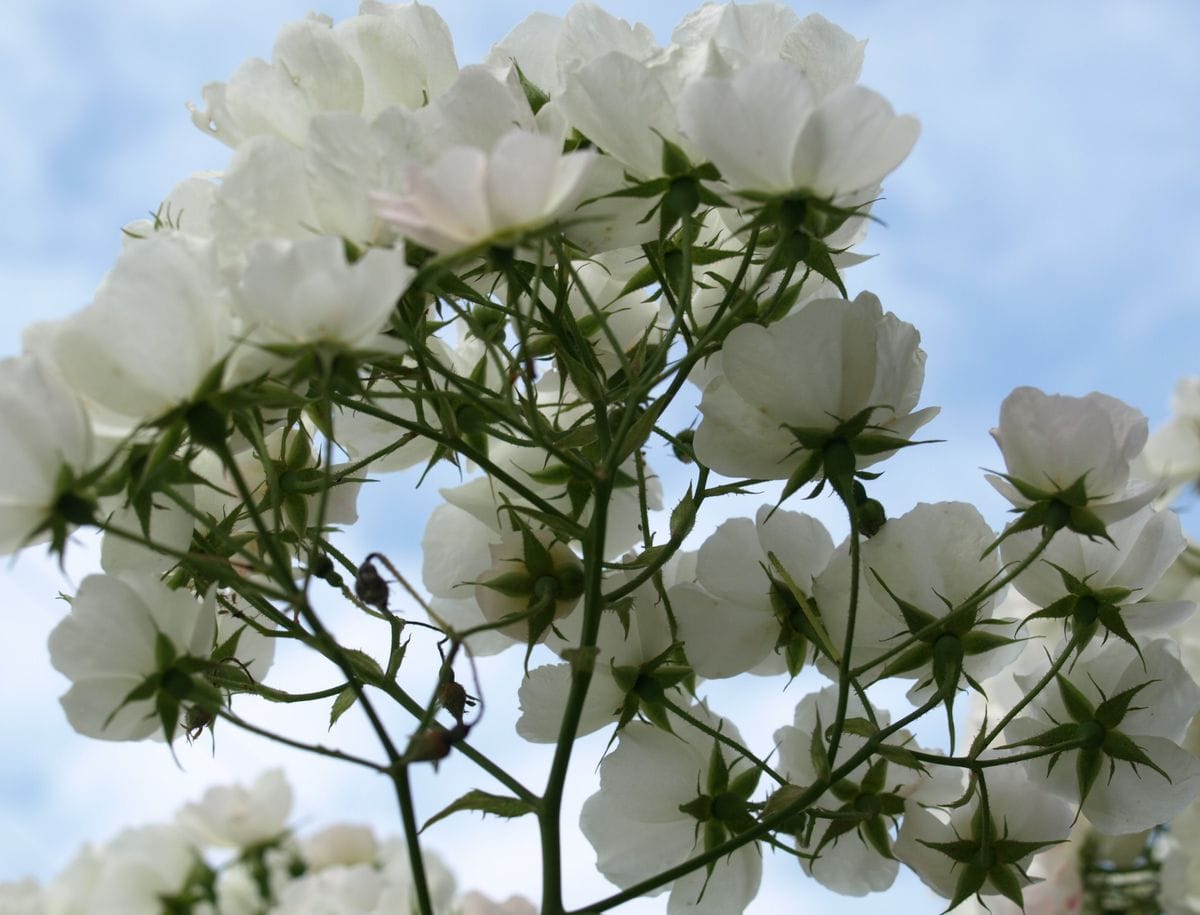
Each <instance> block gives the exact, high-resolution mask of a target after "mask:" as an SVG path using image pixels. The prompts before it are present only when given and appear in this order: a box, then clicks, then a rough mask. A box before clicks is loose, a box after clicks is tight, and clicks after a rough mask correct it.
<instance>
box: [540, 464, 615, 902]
mask: <svg viewBox="0 0 1200 915" xmlns="http://www.w3.org/2000/svg"><path fill="white" fill-rule="evenodd" d="M618 444H619V443H618ZM613 482H614V481H613V474H611V473H608V474H605V475H604V477H603V479H600V480H597V482H596V489H595V492H594V501H593V503H592V504H593V509H592V521H591V525H590V527H589V531H588V538H587V542H586V549H585V550H584V552H583V561H584V581H585V585H584V593H583V631H582V633H581V634H580V637H579V648H580V649H581V650H586V649H588V648H593V647H595V644H596V638H597V636H598V634H599V631H600V615H601V612H602V611H603V610H604V606H605V600H604V595H603V593H602V592H601V590H600V586H601V583H602V578H603V575H604V567H603V566H604V564H603V560H604V541H605V536H606V533H607V529H608V507H609V500H610V498H611V496H612V491H613ZM591 682H592V670H591V668H590V667H589V666H588V665H586V664H580V665H572V667H571V687H570V690H569V692H568V693H567V703H566V708H565V709H564V710H563V718H562V723H561V724H560V725H559V729H558V743H557V745H556V746H555V749H554V759H553V761H552V762H551V764H550V775H549V777H548V778H547V780H546V789H545V791H544V792H543V794H542V803H543V807H542V810H541V811H540V813H539V815H538V819H539V823H540V826H541V835H542V912H543V913H544V915H561V913H562V912H563V902H562V844H561V842H562V839H561V834H560V828H561V824H560V823H559V820H560V817H561V808H562V800H563V789H564V786H565V784H566V779H567V768H568V766H569V765H570V762H571V751H572V749H573V748H574V746H575V736H576V734H577V733H578V732H579V720H580V718H581V716H582V714H583V703H584V700H585V699H587V692H588V687H589V686H590V685H591Z"/></svg>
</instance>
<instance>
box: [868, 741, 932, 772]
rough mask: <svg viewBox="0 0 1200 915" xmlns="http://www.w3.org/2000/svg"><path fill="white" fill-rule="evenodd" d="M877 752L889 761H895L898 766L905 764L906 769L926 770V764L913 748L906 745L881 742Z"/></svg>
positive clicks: (876, 749)
mask: <svg viewBox="0 0 1200 915" xmlns="http://www.w3.org/2000/svg"><path fill="white" fill-rule="evenodd" d="M875 752H876V753H878V754H879V755H880V756H882V757H883V758H884V759H886V760H887V761H888V762H891V763H895V764H896V765H898V766H904V768H906V769H915V770H917V771H918V772H924V771H926V769H925V764H924V763H923V762H921V760H919V759H917V757H916V755H915V754H914V753H913V751H912V750H909V749H906V748H904V747H897V746H894V745H892V744H889V743H885V744H881V745H880V746H878V747H876V748H875Z"/></svg>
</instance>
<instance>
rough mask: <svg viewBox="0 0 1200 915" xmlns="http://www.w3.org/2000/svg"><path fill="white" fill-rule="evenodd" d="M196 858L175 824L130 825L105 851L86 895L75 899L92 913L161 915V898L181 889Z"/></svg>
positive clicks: (104, 914) (105, 914)
mask: <svg viewBox="0 0 1200 915" xmlns="http://www.w3.org/2000/svg"><path fill="white" fill-rule="evenodd" d="M196 860H197V858H196V852H195V850H194V849H193V848H192V846H191V843H190V842H188V840H187V838H186V837H185V836H184V834H183V833H182V832H181V831H180V830H178V829H175V828H174V827H171V826H161V825H156V826H142V827H140V828H137V829H127V830H125V831H124V832H122V833H121V834H119V835H118V836H117V837H116V838H115V839H113V840H112V841H111V842H110V843H108V845H106V846H105V847H104V848H103V849H102V850H101V852H100V854H99V855H98V860H97V861H96V864H97V867H96V869H95V871H94V872H93V874H92V882H91V885H90V886H89V887H87V889H86V894H85V895H83V896H82V897H76V898H75V899H73V900H72V902H73V903H74V904H75V905H77V906H79V908H78V911H79V912H80V913H85V912H86V913H87V915H161V913H162V907H163V903H162V898H163V897H164V896H167V897H170V896H176V895H178V894H179V893H181V892H182V890H183V888H184V886H185V884H186V883H187V879H188V876H189V875H190V874H191V872H192V869H193V868H194V867H195V866H196ZM68 898H69V897H68ZM66 911H68V912H71V911H72V910H71V908H70V907H69V904H68V907H66Z"/></svg>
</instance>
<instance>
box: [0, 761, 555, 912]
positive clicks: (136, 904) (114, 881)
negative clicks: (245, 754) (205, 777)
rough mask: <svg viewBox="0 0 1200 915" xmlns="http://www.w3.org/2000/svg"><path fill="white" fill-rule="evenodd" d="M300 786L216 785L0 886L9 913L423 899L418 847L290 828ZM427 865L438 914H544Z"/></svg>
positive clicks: (358, 905) (310, 907) (344, 830)
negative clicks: (158, 819) (54, 867)
mask: <svg viewBox="0 0 1200 915" xmlns="http://www.w3.org/2000/svg"><path fill="white" fill-rule="evenodd" d="M291 815H292V789H291V786H290V785H288V783H287V781H286V780H285V779H284V777H283V773H282V772H280V771H279V770H278V769H272V770H270V771H267V772H264V773H262V774H261V775H259V776H258V778H256V779H255V780H254V782H253V783H252V784H250V785H249V786H245V785H240V784H235V785H229V786H221V787H215V788H210V789H208V791H206V792H205V793H204V796H203V797H202V798H201V799H200V800H199V801H198V802H195V803H190V804H186V805H184V806H183V807H182V808H181V809H180V810H179V811H177V812H176V814H175V816H174V818H173V819H172V820H171V821H168V822H164V823H153V824H149V825H146V826H138V827H133V828H130V829H126V830H125V831H123V832H122V833H120V834H119V835H117V836H116V837H115V838H113V839H112V840H110V841H109V842H106V843H104V844H103V845H100V846H92V845H86V846H84V847H83V848H82V849H81V850H80V851H79V852H78V854H76V856H75V857H74V859H73V860H72V861H71V862H70V863H69V864H68V865H67V866H66V867H65V868H64V869H63V870H62V872H61V873H59V874H58V875H56V876H55V877H54V878H52V879H51V880H49V881H48V882H47V883H46V884H45V885H40V884H38V883H37V882H35V881H32V880H26V881H22V882H20V883H15V884H14V883H8V884H5V883H0V911H3V912H14V913H26V912H28V913H31V915H33V913H42V912H56V913H62V915H75V913H79V915H83V913H85V912H86V913H112V915H117V913H122V915H126V913H128V915H159V913H161V912H163V911H164V910H165V911H172V912H178V911H186V912H192V913H194V915H318V913H326V915H392V913H396V912H407V911H410V910H411V908H412V906H413V905H414V903H415V895H414V891H413V880H412V874H411V871H410V870H409V859H408V850H407V848H406V847H405V845H404V843H403V842H402V841H400V840H398V839H384V840H381V839H379V838H378V837H377V836H376V835H375V832H374V831H373V830H372V829H371V828H370V827H368V826H362V825H358V824H353V823H335V824H333V825H330V826H326V827H324V828H322V829H319V830H317V831H316V832H311V833H308V834H305V835H301V834H299V833H297V832H296V831H295V830H294V829H293V828H292V827H291V826H290V825H289V821H290V819H291ZM425 868H426V871H427V873H428V875H429V878H430V881H431V887H432V893H433V903H434V911H435V912H437V913H438V915H534V908H533V905H532V904H531V903H530V902H528V901H527V900H525V899H523V898H521V897H516V896H514V897H512V898H511V899H509V900H508V901H507V902H505V903H503V904H501V903H498V902H494V901H492V900H490V899H488V898H487V897H485V896H482V895H481V894H479V893H476V892H471V893H467V894H465V895H460V894H459V893H457V892H456V886H455V879H454V876H453V875H452V874H451V873H450V871H449V870H447V868H446V865H445V864H443V863H442V861H441V860H439V859H438V858H437V857H436V856H435V855H431V854H427V855H426V856H425Z"/></svg>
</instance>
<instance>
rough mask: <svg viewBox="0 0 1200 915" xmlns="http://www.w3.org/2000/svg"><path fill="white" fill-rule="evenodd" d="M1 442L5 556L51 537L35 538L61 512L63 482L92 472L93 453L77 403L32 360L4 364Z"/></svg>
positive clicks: (1, 546)
mask: <svg viewBox="0 0 1200 915" xmlns="http://www.w3.org/2000/svg"><path fill="white" fill-rule="evenodd" d="M0 438H3V440H4V442H5V448H4V474H3V478H2V480H0V555H2V554H7V553H13V552H15V551H16V550H18V549H20V548H21V547H22V546H24V545H25V544H26V543H28V542H30V541H31V538H33V539H44V538H45V537H46V536H49V535H50V534H51V533H52V531H51V530H50V528H46V529H45V530H44V531H42V532H40V533H39V534H37V535H36V537H35V534H34V532H35V531H38V529H39V528H42V527H43V525H45V524H46V523H47V522H48V521H50V520H51V518H52V517H54V516H55V515H57V514H58V513H59V512H60V511H61V507H60V506H58V504H57V503H58V502H59V500H60V499H61V498H62V497H63V496H64V495H65V493H64V492H63V484H64V482H68V481H69V478H71V477H75V476H78V475H79V474H81V473H83V472H84V471H85V470H87V469H88V465H89V464H90V463H91V461H92V451H93V449H92V431H91V426H90V424H89V422H88V417H87V414H86V413H85V412H84V409H83V404H82V403H81V402H80V400H79V398H78V397H76V396H75V394H74V392H73V391H71V390H70V389H69V388H67V387H66V386H64V385H63V384H62V383H61V382H60V381H59V380H58V379H57V378H55V377H54V376H53V375H52V374H51V373H50V372H48V371H47V370H46V367H45V366H44V365H43V364H42V363H41V362H40V361H39V360H37V359H36V358H35V357H33V356H28V355H27V356H18V357H16V358H14V359H5V360H3V361H0ZM68 498H69V496H68ZM62 523H65V520H61V521H60V524H62Z"/></svg>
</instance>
